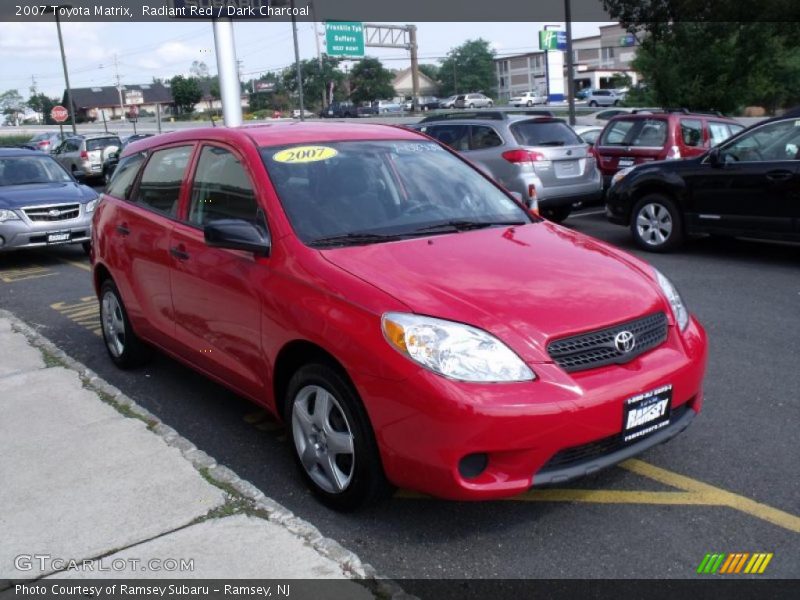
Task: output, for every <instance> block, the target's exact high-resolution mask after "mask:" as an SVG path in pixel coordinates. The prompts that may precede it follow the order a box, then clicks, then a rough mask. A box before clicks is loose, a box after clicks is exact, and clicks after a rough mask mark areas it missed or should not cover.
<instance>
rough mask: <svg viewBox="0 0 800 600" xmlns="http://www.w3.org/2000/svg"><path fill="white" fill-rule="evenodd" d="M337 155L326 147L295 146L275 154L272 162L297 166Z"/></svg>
mask: <svg viewBox="0 0 800 600" xmlns="http://www.w3.org/2000/svg"><path fill="white" fill-rule="evenodd" d="M337 154H339V152H338V151H337V150H336V149H335V148H330V147H328V146H297V147H296V148H287V149H286V150H281V151H280V152H276V153H275V154H274V155H273V156H272V160H274V161H275V162H280V163H289V164H299V163H310V162H317V161H319V160H328V159H329V158H333V157H334V156H336V155H337Z"/></svg>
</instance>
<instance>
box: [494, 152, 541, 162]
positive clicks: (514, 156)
mask: <svg viewBox="0 0 800 600" xmlns="http://www.w3.org/2000/svg"><path fill="white" fill-rule="evenodd" d="M502 157H503V158H505V159H506V160H507V161H508V162H510V163H514V164H520V163H533V162H537V161H540V160H547V159H546V158H545V157H544V154H541V153H540V152H535V151H533V150H522V149H518V150H506V151H505V152H503V154H502Z"/></svg>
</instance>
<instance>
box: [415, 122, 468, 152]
mask: <svg viewBox="0 0 800 600" xmlns="http://www.w3.org/2000/svg"><path fill="white" fill-rule="evenodd" d="M420 131H422V132H423V133H427V134H428V135H429V136H431V137H433V138H436V139H437V140H439V141H440V142H442V143H443V144H447V145H448V146H450V147H451V148H452V149H453V150H457V151H459V152H463V151H465V150H469V125H434V126H432V127H431V126H428V127H423V128H422V129H420Z"/></svg>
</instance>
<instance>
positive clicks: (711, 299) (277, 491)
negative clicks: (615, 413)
mask: <svg viewBox="0 0 800 600" xmlns="http://www.w3.org/2000/svg"><path fill="white" fill-rule="evenodd" d="M565 225H566V226H568V227H570V228H573V229H575V230H578V231H580V232H583V233H586V234H589V235H592V236H595V237H598V238H601V239H603V240H605V241H608V242H610V243H612V244H614V245H617V246H620V247H622V248H624V249H626V250H629V251H632V252H634V253H636V254H638V255H640V256H644V258H645V259H647V260H649V261H650V262H652V263H653V264H654V265H655V266H657V267H658V268H659V269H660V270H661V271H662V272H664V273H665V274H666V275H667V276H668V277H670V278H671V279H672V280H673V281H674V282H675V284H676V285H677V286H678V288H679V289H680V291H681V293H682V295H683V297H684V300H685V301H686V302H687V304H688V306H689V308H690V310H691V311H692V312H694V313H695V314H696V315H697V316H698V317H699V319H700V320H701V322H702V323H703V324H704V325H705V327H706V329H707V331H708V334H709V340H710V362H709V367H708V373H707V377H706V386H705V393H706V401H705V406H704V411H703V413H702V414H701V415H700V416H699V417H698V418H697V419H695V421H694V423H693V424H692V426H691V427H690V428H689V429H688V430H687V431H686V432H685V433H683V434H682V435H680V436H679V437H677V438H676V439H675V440H674V441H672V442H670V443H669V444H666V445H664V446H660V447H657V448H654V449H652V450H650V451H648V452H647V453H645V454H644V455H642V456H640V457H638V458H637V459H635V460H632V461H629V462H627V463H624V464H623V465H622V466H620V467H616V468H613V469H611V470H608V471H606V472H603V473H600V474H597V475H595V476H592V477H590V478H587V479H584V480H582V481H579V482H577V483H575V484H573V485H569V486H565V487H564V488H558V489H546V490H539V491H535V492H528V493H526V494H523V495H521V496H517V497H515V498H511V499H509V500H505V501H499V502H488V503H453V502H444V501H439V500H434V499H430V498H426V497H420V496H418V495H416V494H412V493H409V492H405V491H403V490H400V491H399V492H398V493H397V494H396V496H395V497H394V498H393V499H392V500H391V501H390V502H388V503H387V504H386V505H383V506H380V507H378V508H374V509H370V510H367V511H362V512H360V513H356V514H349V515H342V514H338V513H334V512H331V511H329V510H327V509H325V508H324V507H322V506H321V505H319V504H318V503H317V502H316V501H315V500H314V499H313V498H311V497H310V495H309V494H308V493H307V492H306V489H305V487H304V485H303V483H302V482H301V481H300V479H299V477H298V476H297V475H296V473H295V471H294V465H293V464H292V460H291V456H290V449H289V447H288V445H287V443H286V436H285V434H284V432H283V430H282V428H281V427H280V426H279V425H277V424H276V423H275V422H273V421H272V420H271V419H270V418H269V417H268V416H267V415H266V413H264V412H263V411H261V410H259V409H258V408H257V407H255V406H253V405H252V404H249V403H248V402H246V401H244V400H242V399H240V398H238V397H236V396H235V395H234V394H232V393H231V392H228V391H227V390H225V389H223V388H221V387H219V386H217V385H215V384H213V383H211V382H210V381H208V380H207V379H205V378H203V377H202V376H200V375H198V374H196V373H194V372H193V371H191V370H189V369H188V368H186V367H184V366H182V365H180V364H178V363H176V362H174V361H172V360H170V359H168V358H166V357H164V356H161V355H158V356H157V357H156V359H155V360H154V361H153V362H152V363H151V364H150V365H148V366H147V367H145V368H142V369H139V370H136V371H131V372H121V371H119V370H117V369H116V368H115V367H113V366H112V364H111V362H110V361H109V360H108V358H107V356H106V350H105V347H104V345H103V342H102V339H101V337H100V336H99V331H100V330H99V327H100V324H99V318H98V312H97V301H96V299H95V298H94V295H93V290H92V286H91V281H90V273H89V265H88V261H87V259H86V257H85V256H84V255H83V253H82V252H81V251H80V249H79V248H64V247H62V248H56V249H53V250H50V251H32V252H18V253H12V254H3V255H0V307H2V308H5V309H8V310H10V311H11V312H13V313H15V314H16V315H17V316H18V317H20V318H22V319H24V320H25V321H27V322H28V323H29V324H31V325H32V326H34V327H35V328H37V329H38V330H40V331H41V333H42V334H43V335H45V336H46V337H48V338H50V339H51V340H53V341H54V342H55V343H56V344H57V345H59V346H60V347H61V348H63V349H64V350H65V351H66V352H67V353H69V354H71V355H72V356H74V357H75V358H76V359H78V360H80V361H82V362H84V363H85V364H87V365H88V366H89V367H90V368H92V369H94V370H95V371H97V372H98V373H99V374H100V375H101V376H102V377H104V378H105V379H107V380H108V381H110V382H111V383H113V384H114V385H116V386H117V387H119V388H120V389H122V390H123V391H124V392H125V393H127V394H128V395H129V396H131V397H132V398H133V399H134V400H136V401H137V402H138V403H140V404H141V405H143V406H144V407H146V408H147V409H148V410H150V411H152V412H154V413H156V414H157V415H158V416H159V417H160V418H161V419H163V420H164V421H165V422H166V423H168V424H170V425H171V426H172V427H174V428H175V429H177V430H178V431H179V432H180V433H181V434H182V435H184V436H185V437H187V438H189V439H190V440H191V441H193V442H194V443H195V444H196V445H197V446H198V447H200V448H201V449H203V450H205V451H206V452H208V453H209V454H211V455H212V456H214V457H216V458H217V460H218V461H219V462H221V463H223V464H225V465H227V466H229V467H231V468H232V469H234V470H235V471H236V472H237V473H238V474H239V475H241V476H242V477H244V478H246V479H249V480H250V481H252V482H253V483H254V484H255V485H256V486H258V487H259V488H260V489H261V490H263V491H264V492H265V493H266V494H267V495H268V496H271V497H273V498H275V499H276V500H277V501H279V502H281V503H283V504H284V505H286V506H287V507H288V508H289V509H291V510H292V511H294V512H295V513H296V514H298V515H299V516H301V517H303V518H305V519H307V520H309V521H310V522H312V523H313V524H315V525H316V526H317V527H319V529H320V530H321V531H322V532H323V534H324V535H327V536H330V537H332V538H334V539H336V540H337V541H339V542H340V543H342V544H343V545H344V546H346V547H348V548H349V549H351V550H353V551H355V552H356V553H357V554H358V555H359V556H360V557H361V558H362V560H364V561H365V562H368V563H371V564H372V565H373V566H374V567H375V568H376V569H377V570H378V572H379V573H381V574H383V575H385V576H388V577H392V578H398V579H402V578H440V577H442V578H473V577H481V578H539V577H547V578H594V577H597V578H687V577H698V575H697V574H696V571H697V568H698V566H699V565H700V563H701V561H702V559H703V557H704V556H705V555H706V554H707V553H710V552H721V553H734V552H748V553H756V552H763V553H773V554H774V556H773V558H772V560H771V562H770V563H769V566H768V568H767V569H766V570H765V572H764V573H763V574H762V575H758V576H756V577H761V578H764V577H774V578H797V577H798V576H800V568H798V561H797V556H798V555H799V554H800V467H798V453H797V433H796V428H797V423H798V422H800V398H799V396H800V369H798V362H799V361H798V357H800V319H799V318H798V315H800V275H799V274H798V266H800V246H796V245H795V246H792V245H778V244H767V243H759V242H751V241H746V240H711V239H698V240H694V241H691V242H690V243H689V244H688V245H687V247H686V248H685V249H684V250H683V251H682V252H680V253H677V254H671V255H647V254H644V253H641V252H639V251H638V250H635V249H634V246H633V242H632V241H631V239H630V237H629V234H628V231H627V230H626V229H624V228H622V227H617V226H614V225H610V224H608V223H607V222H606V220H605V218H604V217H603V215H602V213H601V210H600V209H598V208H590V209H587V210H584V211H581V212H580V213H578V214H576V215H574V216H573V217H571V218H570V219H568V220H567V221H566V223H565ZM532 226H535V225H532ZM53 401H54V402H57V401H58V396H57V393H56V394H54V397H53ZM732 577H733V576H732ZM736 577H750V576H746V575H737V576H736Z"/></svg>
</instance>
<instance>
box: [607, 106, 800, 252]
mask: <svg viewBox="0 0 800 600" xmlns="http://www.w3.org/2000/svg"><path fill="white" fill-rule="evenodd" d="M606 216H607V217H608V219H609V220H610V221H611V222H612V223H616V224H618V225H625V226H628V227H630V230H631V234H632V235H633V238H634V240H635V241H636V243H637V244H638V245H639V246H641V247H642V248H644V249H645V250H651V251H653V252H664V251H667V250H671V249H674V248H677V247H678V246H680V244H681V243H682V242H683V240H684V238H685V237H686V236H687V235H691V234H695V233H700V234H703V233H705V234H712V235H721V236H741V237H750V238H761V239H772V240H787V241H800V108H797V109H793V110H792V111H790V112H789V113H786V114H784V115H783V116H781V117H776V118H773V119H768V120H766V121H762V122H760V123H757V124H755V125H753V126H751V127H749V128H747V129H745V130H744V131H742V132H740V133H739V134H737V135H735V136H733V137H731V138H730V139H728V140H726V141H724V142H723V143H721V144H720V145H718V146H716V147H714V148H712V149H711V150H709V151H707V152H705V153H704V154H702V155H700V156H698V157H695V158H689V159H686V160H667V161H659V162H650V163H645V164H642V165H638V166H636V167H630V168H627V169H622V170H621V171H619V172H617V173H616V175H614V177H613V178H612V182H611V187H610V189H609V190H608V194H607V197H606Z"/></svg>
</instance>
